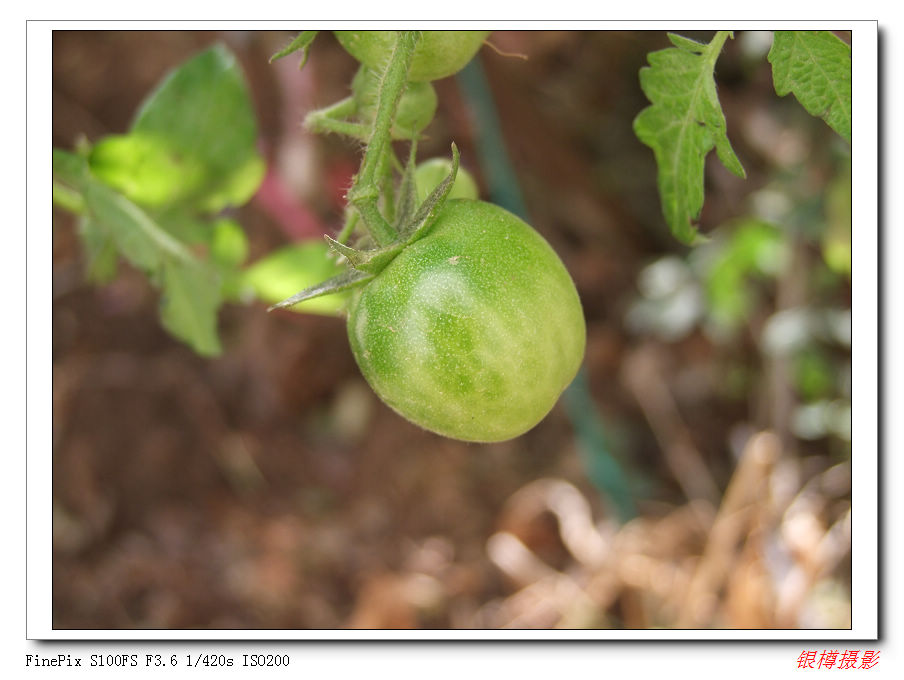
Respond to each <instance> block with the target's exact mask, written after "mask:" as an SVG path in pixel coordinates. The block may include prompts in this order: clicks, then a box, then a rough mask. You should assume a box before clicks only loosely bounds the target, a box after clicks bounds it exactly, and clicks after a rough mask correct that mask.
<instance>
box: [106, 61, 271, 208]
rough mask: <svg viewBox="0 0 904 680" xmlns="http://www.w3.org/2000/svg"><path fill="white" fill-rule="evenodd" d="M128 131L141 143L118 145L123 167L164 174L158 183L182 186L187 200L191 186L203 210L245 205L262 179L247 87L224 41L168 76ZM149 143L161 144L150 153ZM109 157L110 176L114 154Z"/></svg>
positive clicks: (193, 198) (127, 170)
mask: <svg viewBox="0 0 904 680" xmlns="http://www.w3.org/2000/svg"><path fill="white" fill-rule="evenodd" d="M131 135H135V139H137V140H138V141H137V142H132V143H131V146H128V145H127V146H126V148H121V149H117V150H116V151H118V152H119V156H118V160H119V161H120V163H121V167H120V169H119V172H120V173H123V174H126V175H127V174H128V173H137V172H141V173H142V174H143V176H144V178H145V181H146V180H147V175H148V174H151V173H157V174H163V175H166V176H165V177H163V178H162V179H161V180H160V183H161V184H163V185H164V186H167V187H172V188H173V189H174V190H175V191H177V193H176V194H174V198H177V199H182V198H184V197H185V196H184V195H180V194H179V193H178V191H182V192H187V190H186V189H185V188H184V187H183V188H181V189H180V187H179V185H180V184H187V185H188V188H189V189H190V192H188V193H190V198H191V201H192V204H193V205H194V206H195V207H196V208H197V209H199V210H201V211H202V212H211V213H213V212H218V211H219V210H221V209H223V208H225V207H227V206H230V205H242V204H243V203H245V202H246V201H247V200H248V199H249V198H251V196H252V195H253V194H254V192H255V191H256V190H257V187H258V186H259V185H260V182H261V180H262V179H263V175H264V162H263V159H262V158H261V156H260V154H259V153H258V151H257V147H256V144H257V122H256V118H255V115H254V108H253V106H252V103H251V98H250V96H249V93H248V88H247V86H246V84H245V80H244V77H243V75H242V72H241V69H240V68H239V66H238V63H237V61H236V58H235V56H234V55H233V54H232V53H231V52H230V51H229V50H227V49H226V48H225V47H223V46H222V45H216V46H214V47H211V48H209V49H207V50H205V51H203V52H201V53H200V54H198V55H197V56H195V57H194V58H192V59H190V60H188V61H187V62H185V63H184V64H182V65H181V66H179V67H178V68H176V69H175V70H174V71H173V72H172V73H170V74H169V75H168V76H167V77H166V78H165V79H164V80H163V82H162V83H161V84H160V85H159V86H158V87H157V89H156V90H154V91H153V92H152V93H151V95H150V96H149V97H148V98H147V99H146V100H145V102H144V103H143V104H142V106H141V108H140V109H139V111H138V114H137V116H136V118H135V121H134V123H133V124H132V129H131ZM149 142H150V143H158V144H161V145H162V149H160V150H158V151H157V152H153V151H149V149H148V144H149ZM125 152H129V153H125ZM108 156H109V155H108ZM104 160H105V161H106V165H105V178H106V179H109V178H110V175H111V173H112V171H111V168H110V164H111V159H110V158H109V157H106V158H105V159H104ZM174 174H175V177H176V178H178V181H176V179H174V177H173V175H174ZM155 198H156V199H157V200H161V196H159V195H158V196H156V197H155Z"/></svg>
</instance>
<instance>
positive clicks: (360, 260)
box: [324, 235, 405, 275]
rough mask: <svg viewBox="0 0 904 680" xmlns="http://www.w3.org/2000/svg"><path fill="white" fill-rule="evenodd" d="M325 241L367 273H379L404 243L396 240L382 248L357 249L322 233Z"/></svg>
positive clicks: (358, 268)
mask: <svg viewBox="0 0 904 680" xmlns="http://www.w3.org/2000/svg"><path fill="white" fill-rule="evenodd" d="M324 238H325V239H326V242H327V243H328V244H329V246H330V248H331V249H332V251H333V252H334V253H338V254H339V255H342V256H343V257H344V258H345V259H346V260H348V263H349V264H350V265H351V266H352V267H353V268H355V269H357V270H358V271H362V272H367V273H368V274H374V275H376V274H379V273H380V272H381V271H383V270H384V269H385V268H386V265H388V264H389V263H390V262H392V260H393V259H394V258H395V256H396V255H398V254H399V253H400V252H402V249H403V248H404V247H405V244H404V243H402V242H401V241H396V242H395V243H392V244H390V245H388V246H385V247H383V248H374V249H372V250H357V249H356V248H351V247H349V246H347V245H344V244H342V243H339V241H337V240H335V239H333V238H331V237H330V236H328V235H324Z"/></svg>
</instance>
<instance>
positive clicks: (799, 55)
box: [767, 31, 851, 142]
mask: <svg viewBox="0 0 904 680" xmlns="http://www.w3.org/2000/svg"><path fill="white" fill-rule="evenodd" d="M767 59H768V60H769V63H770V64H772V80H773V83H774V85H775V91H776V93H777V94H778V95H779V96H781V97H784V96H785V95H787V94H788V93H789V92H793V93H794V96H795V97H797V100H798V101H799V102H800V103H801V104H802V105H803V107H804V108H805V109H806V110H807V112H808V113H809V114H810V115H812V116H817V117H819V118H822V119H823V120H824V121H825V122H826V123H828V125H829V126H830V127H831V128H832V129H833V130H835V132H837V133H838V134H839V135H841V136H842V137H844V138H845V139H846V140H847V141H848V142H850V141H851V46H850V45H848V44H846V43H845V42H844V41H843V40H841V39H840V38H839V37H837V36H836V35H835V34H834V33H832V32H831V31H776V32H775V36H774V39H773V42H772V49H770V50H769V55H768V57H767Z"/></svg>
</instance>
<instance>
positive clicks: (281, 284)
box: [242, 239, 349, 316]
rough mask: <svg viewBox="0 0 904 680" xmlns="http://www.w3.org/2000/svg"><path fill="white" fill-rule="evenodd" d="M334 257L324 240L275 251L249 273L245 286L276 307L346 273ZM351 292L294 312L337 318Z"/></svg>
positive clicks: (310, 303)
mask: <svg viewBox="0 0 904 680" xmlns="http://www.w3.org/2000/svg"><path fill="white" fill-rule="evenodd" d="M345 269H346V268H345V267H343V266H340V265H339V264H338V263H337V262H336V261H335V260H334V259H332V257H331V253H330V250H329V247H328V246H327V244H326V243H325V242H324V241H322V240H321V239H317V240H313V241H303V242H300V243H296V244H293V245H290V246H286V247H285V248H280V249H279V250H276V251H274V252H273V253H271V254H270V255H268V256H267V257H265V258H263V259H261V260H258V261H257V262H255V263H254V264H253V265H252V266H251V267H249V268H248V269H247V270H245V272H244V274H243V276H242V282H243V285H244V286H245V287H247V288H250V289H251V290H252V291H253V292H254V294H255V295H256V296H257V297H258V298H259V299H261V300H263V301H264V302H266V303H268V304H275V303H277V302H280V301H281V300H285V299H286V298H288V297H290V296H292V295H294V294H295V293H297V292H298V291H300V290H304V289H305V288H308V287H309V286H313V285H316V284H318V283H320V282H321V281H325V280H327V279H328V278H330V277H332V276H336V275H338V274H341V273H342V272H343V271H345ZM348 297H349V293H347V292H346V293H336V294H333V295H325V296H323V297H318V298H314V299H312V300H307V301H305V302H302V303H299V304H298V305H295V306H294V307H291V308H290V309H291V310H292V311H294V312H302V313H304V312H308V313H312V314H326V315H331V316H332V315H337V314H340V313H342V312H343V311H344V310H345V306H346V302H347V300H348Z"/></svg>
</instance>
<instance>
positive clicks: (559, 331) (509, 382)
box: [348, 199, 586, 442]
mask: <svg viewBox="0 0 904 680" xmlns="http://www.w3.org/2000/svg"><path fill="white" fill-rule="evenodd" d="M348 336H349V342H350V344H351V348H352V352H353V354H354V356H355V359H356V360H357V362H358V366H359V367H360V368H361V372H362V373H363V375H364V377H365V378H366V379H367V381H368V382H369V383H370V385H371V387H372V388H373V389H374V391H375V392H376V393H377V395H379V396H380V398H381V399H382V400H383V401H384V402H386V403H387V404H388V405H389V406H390V407H392V408H393V409H394V410H395V411H397V412H398V413H399V414H400V415H402V416H403V417H405V418H407V419H408V420H410V421H412V422H414V423H416V424H417V425H420V426H421V427H423V428H425V429H427V430H431V431H433V432H437V433H439V434H442V435H445V436H448V437H454V438H456V439H463V440H467V441H478V442H492V441H502V440H505V439H510V438H512V437H516V436H518V435H520V434H522V433H524V432H526V431H527V430H529V429H530V428H532V427H533V426H534V425H536V424H537V423H538V422H539V421H540V420H542V419H543V417H544V416H545V415H546V414H547V413H548V412H549V411H550V409H552V407H553V405H555V403H556V401H557V399H558V398H559V395H560V394H561V393H562V390H564V389H565V388H566V387H567V386H568V384H569V383H570V382H571V380H572V379H573V378H574V376H575V374H576V373H577V370H578V368H579V366H580V364H581V361H582V359H583V356H584V347H585V343H586V330H585V325H584V316H583V311H582V309H581V303H580V300H579V298H578V294H577V291H576V290H575V287H574V283H573V282H572V280H571V277H570V276H569V274H568V272H567V271H566V269H565V266H564V265H563V264H562V262H561V260H560V259H559V258H558V256H557V255H556V254H555V252H554V251H553V250H552V248H551V247H550V246H549V244H548V243H547V242H546V241H545V240H544V239H543V237H542V236H540V235H539V234H538V233H537V232H536V231H534V230H533V229H532V228H531V227H530V226H528V225H527V224H526V223H524V222H523V221H522V220H520V219H519V218H517V217H516V216H515V215H512V214H511V213H509V212H507V211H505V210H503V209H502V208H500V207H498V206H496V205H493V204H490V203H485V202H482V201H473V200H467V199H456V200H451V201H448V202H447V203H446V204H445V206H444V207H443V209H442V211H441V212H440V214H439V216H438V218H437V220H436V222H435V223H434V224H433V225H432V226H431V227H430V228H429V231H428V232H427V234H426V235H425V236H423V237H422V238H420V239H418V240H417V241H415V242H414V243H412V244H410V245H409V246H407V247H406V248H405V250H403V251H402V252H401V253H400V254H399V255H398V256H396V258H395V259H394V260H392V262H390V263H389V265H388V266H387V267H386V268H385V269H384V270H383V271H382V272H380V273H379V274H378V275H377V276H376V278H374V279H373V280H371V281H370V282H368V283H367V284H366V285H365V286H364V287H363V288H361V289H359V290H358V291H356V293H355V294H354V295H353V298H352V301H351V304H350V308H349V318H348Z"/></svg>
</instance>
